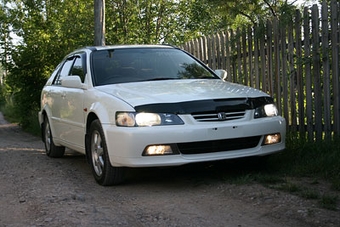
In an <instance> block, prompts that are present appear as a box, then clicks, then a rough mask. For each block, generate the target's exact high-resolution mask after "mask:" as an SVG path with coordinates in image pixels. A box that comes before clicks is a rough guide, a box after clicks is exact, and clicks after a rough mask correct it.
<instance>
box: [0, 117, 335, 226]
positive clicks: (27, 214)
mask: <svg viewBox="0 0 340 227" xmlns="http://www.w3.org/2000/svg"><path fill="white" fill-rule="evenodd" d="M223 171H229V170H228V169H227V168H226V167H225V166H224V165H222V164H221V163H219V164H216V166H214V165H211V164H201V165H193V166H184V167H178V168H169V169H133V170H130V171H129V175H128V180H127V182H126V183H125V184H124V185H121V186H116V187H102V186H99V185H97V184H96V183H95V181H94V179H93V177H92V174H91V171H90V167H89V166H88V165H87V163H86V160H85V157H84V156H83V155H78V154H75V153H72V152H71V151H67V155H66V156H65V157H64V158H62V159H51V158H48V157H47V156H46V155H45V154H44V147H43V143H42V142H41V140H40V138H37V137H33V136H31V135H29V134H26V133H24V132H22V130H21V129H20V128H19V127H18V126H17V125H13V124H9V123H8V122H6V121H5V120H4V119H3V116H2V114H1V113H0V227H3V226H11V227H12V226H13V227H14V226H193V227H199V226H202V227H203V226H204V227H205V226H231V227H247V226H251V227H266V226H268V227H283V226H301V227H305V226H306V227H307V226H308V227H310V226H311V227H313V226H334V227H335V226H340V221H339V220H340V212H339V211H328V210H324V209H320V208H317V207H316V205H315V202H313V201H312V202H311V201H305V200H302V199H301V198H298V197H295V196H293V195H290V194H286V193H283V192H279V191H276V190H271V189H268V188H265V187H263V186H261V185H257V184H252V185H235V184H230V183H228V182H227V181H226V180H223V178H222V177H221V173H223Z"/></svg>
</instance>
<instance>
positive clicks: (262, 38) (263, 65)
mask: <svg viewBox="0 0 340 227" xmlns="http://www.w3.org/2000/svg"><path fill="white" fill-rule="evenodd" d="M260 28H261V29H260V31H259V32H260V33H259V34H258V36H259V37H260V47H261V48H260V62H261V70H260V72H261V75H260V77H261V84H262V86H261V89H262V91H264V92H267V80H266V69H267V67H266V56H265V50H266V43H265V31H264V25H261V27H260Z"/></svg>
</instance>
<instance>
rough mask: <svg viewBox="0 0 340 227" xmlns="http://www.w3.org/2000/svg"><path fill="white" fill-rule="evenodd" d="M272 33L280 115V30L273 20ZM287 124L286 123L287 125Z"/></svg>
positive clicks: (276, 22)
mask: <svg viewBox="0 0 340 227" xmlns="http://www.w3.org/2000/svg"><path fill="white" fill-rule="evenodd" d="M273 32H274V59H275V80H276V83H275V86H276V89H275V94H276V104H277V106H278V107H279V113H280V114H281V115H282V105H281V103H282V102H281V80H280V29H279V24H278V20H277V19H276V18H275V19H274V21H273ZM287 124H288V123H287Z"/></svg>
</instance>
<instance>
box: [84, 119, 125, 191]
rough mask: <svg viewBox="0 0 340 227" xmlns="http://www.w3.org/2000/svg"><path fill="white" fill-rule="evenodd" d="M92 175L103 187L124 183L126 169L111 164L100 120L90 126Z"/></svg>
mask: <svg viewBox="0 0 340 227" xmlns="http://www.w3.org/2000/svg"><path fill="white" fill-rule="evenodd" d="M89 143H90V144H89V146H88V147H89V148H90V150H89V152H90V162H91V166H92V173H93V176H94V178H95V179H96V181H97V183H98V184H100V185H103V186H109V185H117V184H120V183H121V182H122V181H123V178H124V169H123V168H122V167H113V166H112V165H111V163H110V159H109V155H108V151H107V146H106V140H105V136H104V132H103V128H102V126H101V124H100V121H99V120H95V121H93V122H92V124H91V126H90V140H89Z"/></svg>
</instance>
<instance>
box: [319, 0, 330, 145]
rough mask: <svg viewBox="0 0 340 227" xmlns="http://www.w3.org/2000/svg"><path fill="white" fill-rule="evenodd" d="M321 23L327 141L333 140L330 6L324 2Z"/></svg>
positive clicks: (324, 120)
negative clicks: (329, 41)
mask: <svg viewBox="0 0 340 227" xmlns="http://www.w3.org/2000/svg"><path fill="white" fill-rule="evenodd" d="M321 23H322V25H321V26H322V37H321V42H322V68H323V97H324V99H323V105H324V119H323V122H324V132H325V139H326V140H330V139H331V121H332V119H331V113H330V112H331V109H330V107H331V99H330V92H331V89H330V61H329V43H328V40H329V39H328V35H329V32H328V27H329V24H328V6H327V2H326V1H325V0H324V1H323V2H322V12H321Z"/></svg>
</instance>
